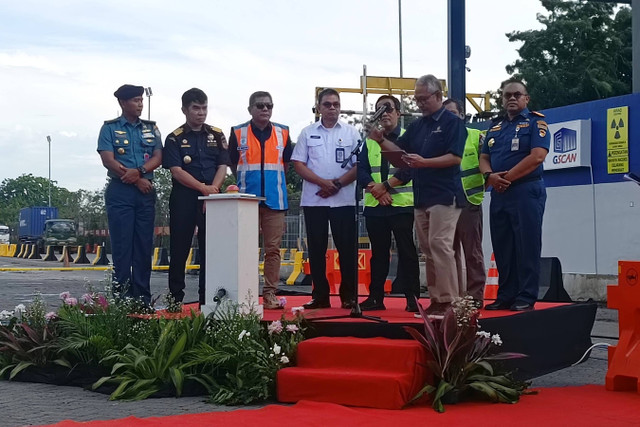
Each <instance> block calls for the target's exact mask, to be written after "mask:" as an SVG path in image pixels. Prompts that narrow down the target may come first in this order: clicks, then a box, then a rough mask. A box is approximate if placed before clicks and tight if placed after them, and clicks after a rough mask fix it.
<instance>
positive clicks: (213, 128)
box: [209, 125, 222, 133]
mask: <svg viewBox="0 0 640 427" xmlns="http://www.w3.org/2000/svg"><path fill="white" fill-rule="evenodd" d="M209 129H211V130H212V131H214V132H218V133H222V129H220V128H217V127H215V126H211V125H209Z"/></svg>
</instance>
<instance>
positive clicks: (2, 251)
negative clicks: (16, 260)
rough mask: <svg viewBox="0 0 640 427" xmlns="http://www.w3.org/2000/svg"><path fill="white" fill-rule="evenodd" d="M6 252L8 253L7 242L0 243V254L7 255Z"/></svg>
mask: <svg viewBox="0 0 640 427" xmlns="http://www.w3.org/2000/svg"><path fill="white" fill-rule="evenodd" d="M8 253H9V244H8V243H2V244H0V256H7V254H8Z"/></svg>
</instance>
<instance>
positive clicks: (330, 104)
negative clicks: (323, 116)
mask: <svg viewBox="0 0 640 427" xmlns="http://www.w3.org/2000/svg"><path fill="white" fill-rule="evenodd" d="M322 106H323V107H324V108H331V107H333V108H335V109H336V110H338V109H340V103H339V102H329V101H327V102H323V103H322Z"/></svg>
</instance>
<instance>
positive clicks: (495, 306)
mask: <svg viewBox="0 0 640 427" xmlns="http://www.w3.org/2000/svg"><path fill="white" fill-rule="evenodd" d="M514 305H515V304H514ZM511 307H512V304H511V303H510V302H504V301H500V300H496V301H495V302H492V303H491V304H487V305H485V306H484V309H485V310H511Z"/></svg>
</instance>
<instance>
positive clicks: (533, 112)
mask: <svg viewBox="0 0 640 427" xmlns="http://www.w3.org/2000/svg"><path fill="white" fill-rule="evenodd" d="M530 113H531V114H533V115H534V116H538V117H544V114H542V113H540V112H538V111H530Z"/></svg>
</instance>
